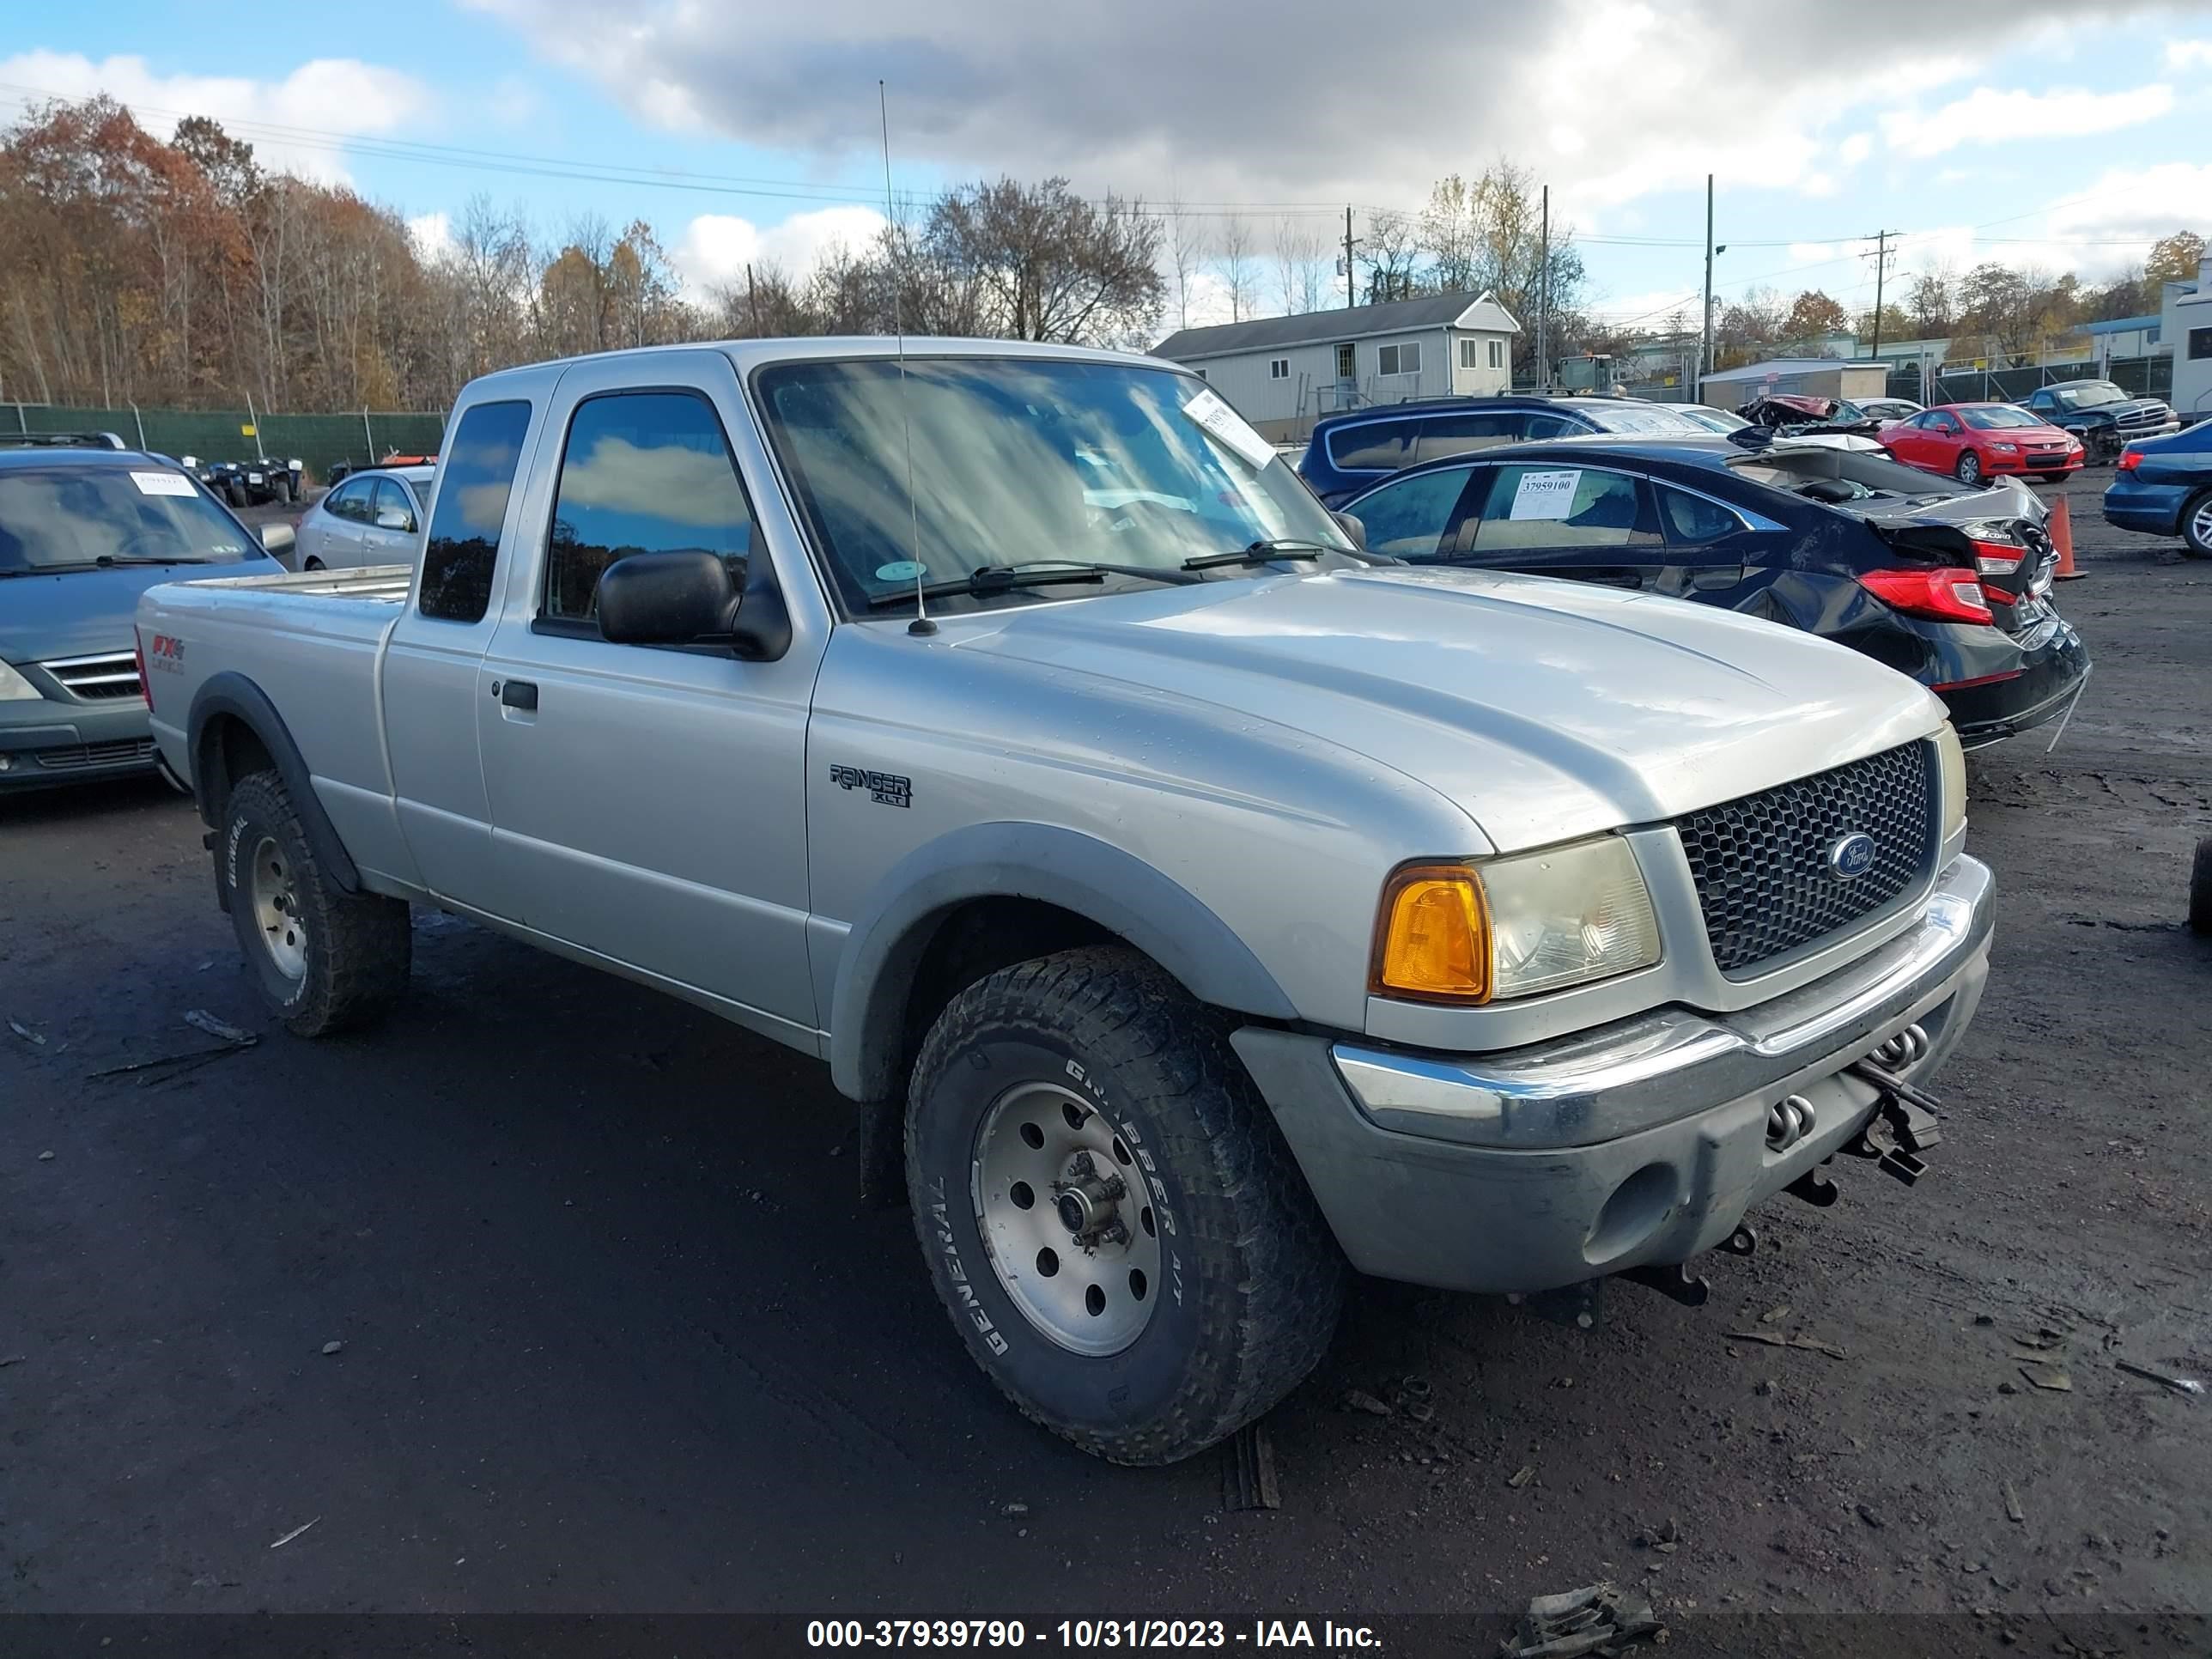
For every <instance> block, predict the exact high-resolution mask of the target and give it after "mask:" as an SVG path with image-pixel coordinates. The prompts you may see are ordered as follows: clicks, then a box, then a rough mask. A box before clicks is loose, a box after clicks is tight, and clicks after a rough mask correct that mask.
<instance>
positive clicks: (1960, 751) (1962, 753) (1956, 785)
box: [1936, 720, 1966, 842]
mask: <svg viewBox="0 0 2212 1659" xmlns="http://www.w3.org/2000/svg"><path fill="white" fill-rule="evenodd" d="M1936 759H1937V762H1938V764H1939V769H1940V773H1941V775H1942V784H1943V839H1944V840H1945V841H1946V842H1948V841H1949V840H1950V839H1951V838H1952V837H1953V836H1956V835H1957V834H1958V833H1959V832H1960V830H1961V829H1965V828H1966V749H1965V748H1964V747H1963V746H1962V745H1961V744H1960V742H1959V734H1958V733H1957V732H1954V731H1953V730H1952V729H1951V722H1950V721H1948V720H1945V721H1944V722H1943V724H1942V726H1941V727H1940V728H1939V729H1938V730H1937V731H1936Z"/></svg>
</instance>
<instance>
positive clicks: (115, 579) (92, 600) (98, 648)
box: [0, 557, 275, 663]
mask: <svg viewBox="0 0 2212 1659" xmlns="http://www.w3.org/2000/svg"><path fill="white" fill-rule="evenodd" d="M263 565H264V561H262V560H260V559H257V558H252V557H248V558H246V559H242V560H240V561H237V562H234V563H229V564H220V565H202V564H126V565H108V566H104V567H102V568H99V569H94V570H63V571H57V572H56V573H55V574H52V575H50V576H46V575H41V576H9V577H0V661H5V662H11V663H13V662H44V661H46V660H47V659H50V658H53V657H88V656H92V655H94V654H95V653H99V652H102V651H128V650H130V649H131V641H132V637H133V636H132V635H131V617H134V616H135V615H137V611H138V596H139V595H140V594H141V593H143V592H145V591H146V590H147V589H148V588H149V587H153V586H157V585H159V584H160V583H162V582H173V581H179V580H191V578H192V577H194V576H203V575H205V576H245V575H252V574H257V572H258V570H259V569H261V568H262V567H263ZM269 568H275V566H274V564H273V562H270V565H269Z"/></svg>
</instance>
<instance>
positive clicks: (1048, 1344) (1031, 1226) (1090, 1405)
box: [906, 947, 1345, 1464]
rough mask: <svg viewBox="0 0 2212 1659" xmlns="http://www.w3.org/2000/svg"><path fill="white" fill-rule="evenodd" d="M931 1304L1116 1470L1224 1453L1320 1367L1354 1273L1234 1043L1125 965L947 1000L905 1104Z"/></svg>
mask: <svg viewBox="0 0 2212 1659" xmlns="http://www.w3.org/2000/svg"><path fill="white" fill-rule="evenodd" d="M906 1147H907V1183H908V1193H909V1195H910V1196H911V1198H912V1200H913V1204H914V1215H915V1231H916V1233H917V1234H918V1235H919V1237H920V1238H921V1249H922V1254H923V1255H924V1257H925V1258H926V1259H927V1262H928V1265H929V1271H930V1276H931V1278H932V1279H933V1280H934V1282H935V1284H936V1286H937V1292H938V1295H939V1297H941V1298H942V1299H943V1301H944V1303H945V1308H946V1310H948V1311H949V1312H950V1313H951V1316H952V1322H953V1324H954V1326H955V1328H957V1330H958V1331H959V1333H960V1335H961V1339H962V1340H963V1341H964V1342H965V1343H966V1344H967V1345H968V1351H969V1354H970V1355H971V1356H972V1357H973V1358H975V1362H976V1364H979V1365H981V1367H982V1368H983V1370H984V1371H985V1372H986V1373H987V1374H988V1375H989V1376H990V1378H991V1380H992V1381H993V1382H994V1383H996V1384H997V1385H998V1387H999V1389H1000V1391H1001V1392H1003V1393H1004V1394H1005V1395H1006V1397H1007V1398H1008V1399H1010V1400H1011V1401H1013V1403H1014V1404H1015V1405H1016V1406H1017V1407H1019V1408H1020V1409H1021V1410H1022V1411H1023V1412H1024V1413H1026V1414H1027V1415H1028V1416H1030V1417H1031V1418H1033V1419H1036V1421H1037V1422H1039V1423H1041V1424H1042V1425H1044V1426H1045V1427H1047V1428H1048V1429H1051V1430H1052V1431H1054V1433H1056V1434H1060V1435H1062V1436H1064V1437H1066V1438H1067V1439H1069V1440H1071V1441H1073V1442H1074V1443H1076V1444H1077V1445H1079V1446H1080V1447H1082V1448H1083V1449H1085V1450H1086V1451H1090V1452H1092V1453H1095V1454H1097V1455H1099V1456H1102V1457H1105V1458H1108V1459H1110V1460H1111V1461H1113V1462H1118V1463H1134V1464H1159V1463H1170V1462H1175V1461H1176V1460H1177V1459H1179V1458H1183V1457H1188V1456H1189V1455H1192V1454H1193V1453H1194V1452H1198V1451H1201V1450H1203V1449H1205V1448H1206V1447H1207V1446H1210V1445H1212V1444H1213V1443H1215V1442H1217V1441H1218V1440H1220V1439H1222V1438H1224V1437H1226V1436H1228V1435H1231V1434H1233V1433H1235V1432H1236V1431H1237V1430H1238V1429H1240V1428H1242V1427H1243V1425H1245V1424H1247V1423H1249V1422H1250V1421H1252V1420H1253V1419H1255V1418H1257V1417H1258V1416H1260V1415H1261V1413H1264V1412H1266V1411H1267V1409H1268V1408H1269V1407H1272V1406H1273V1405H1274V1404H1275V1403H1276V1402H1277V1401H1279V1400H1280V1399H1281V1398H1282V1397H1283V1396H1284V1395H1285V1394H1287V1393H1289V1392H1290V1390H1291V1389H1292V1388H1293V1387H1295V1386H1296V1385H1297V1383H1298V1382H1299V1380H1300V1379H1301V1378H1303V1377H1304V1376H1305V1375H1306V1373H1307V1372H1308V1371H1310V1370H1312V1369H1313V1367H1314V1366H1315V1365H1316V1364H1317V1363H1318V1362H1319V1361H1320V1359H1321V1358H1322V1354H1323V1353H1324V1352H1327V1350H1328V1343H1329V1339H1330V1337H1331V1336H1332V1334H1334V1330H1335V1328H1336V1318H1337V1312H1338V1310H1339V1307H1340V1304H1341V1302H1342V1297H1343V1286H1344V1277H1345V1266H1344V1261H1343V1257H1342V1256H1341V1255H1340V1253H1339V1252H1338V1250H1337V1248H1336V1243H1335V1241H1334V1238H1333V1237H1331V1236H1330V1234H1329V1232H1328V1225H1327V1223H1326V1222H1324V1221H1323V1220H1322V1216H1321V1213H1320V1211H1319V1210H1318V1208H1317V1207H1316V1206H1315V1203H1314V1200H1313V1196H1312V1194H1311V1193H1310V1192H1309V1191H1308V1190H1307V1188H1306V1185H1305V1181H1304V1176H1301V1175H1300V1174H1299V1172H1298V1169H1297V1164H1296V1162H1295V1161H1294V1160H1293V1159H1292V1158H1291V1153H1290V1151H1289V1149H1288V1148H1287V1147H1286V1146H1285V1145H1284V1144H1283V1141H1282V1139H1281V1137H1280V1135H1279V1133H1277V1132H1276V1129H1275V1126H1274V1121H1273V1117H1272V1116H1271V1115H1270V1114H1269V1112H1268V1109H1267V1104H1266V1103H1265V1102H1263V1101H1262V1100H1261V1098H1260V1097H1259V1092H1258V1091H1257V1090H1256V1089H1255V1088H1254V1087H1253V1085H1252V1082H1251V1079H1250V1078H1249V1076H1248V1075H1247V1074H1246V1073H1245V1071H1244V1068H1243V1063H1242V1062H1241V1061H1240V1060H1238V1059H1237V1054H1236V1051H1235V1050H1234V1049H1233V1048H1231V1047H1230V1044H1229V1038H1228V1032H1227V1029H1226V1027H1225V1024H1224V1023H1223V1022H1222V1020H1221V1019H1220V1018H1218V1016H1217V1015H1215V1014H1214V1013H1213V1012H1212V1011H1211V1010H1209V1009H1207V1008H1205V1007H1203V1006H1200V1004H1198V1003H1196V1002H1194V1001H1193V1000H1192V999H1191V998H1190V997H1189V996H1188V994H1186V993H1185V992H1184V991H1183V989H1182V987H1181V986H1179V985H1177V984H1176V981H1174V980H1173V979H1172V978H1170V976H1169V975H1167V974H1166V973H1164V971H1162V970H1161V969H1159V968H1158V967H1157V966H1155V965H1154V964H1153V963H1151V962H1150V961H1148V960H1146V958H1145V957H1141V956H1139V955H1138V954H1137V953H1135V952H1134V951H1128V950H1126V949H1120V948H1112V947H1100V948H1094V949H1086V950H1080V951H1066V952H1063V953H1061V954H1060V955H1056V956H1051V957H1042V958H1039V959H1037V960H1036V961H1032V962H1025V963H1019V964H1018V965H1016V966H1014V967H1012V968H1008V969H1003V970H1002V971H1000V972H999V973H996V974H994V975H991V976H990V977H989V978H988V979H986V980H983V981H981V982H980V983H977V984H975V985H972V986H970V987H969V988H968V989H967V990H965V991H963V993H961V994H960V995H959V996H957V997H956V998H955V999H954V1000H953V1001H952V1003H951V1006H948V1007H947V1008H946V1009H945V1012H944V1013H943V1014H942V1015H941V1016H939V1018H938V1020H937V1023H936V1024H934V1025H933V1026H932V1027H931V1029H930V1031H929V1034H928V1036H927V1039H926V1040H925V1041H924V1042H923V1044H922V1050H921V1057H920V1058H919V1059H918V1060H916V1062H915V1070H914V1077H913V1080H912V1083H911V1085H910V1086H909V1088H908V1098H907V1127H906Z"/></svg>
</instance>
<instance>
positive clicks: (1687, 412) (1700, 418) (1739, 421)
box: [1680, 404, 1751, 432]
mask: <svg viewBox="0 0 2212 1659" xmlns="http://www.w3.org/2000/svg"><path fill="white" fill-rule="evenodd" d="M1680 415H1681V416H1682V418H1683V419H1684V420H1686V421H1694V422H1697V424H1698V425H1699V426H1701V427H1704V428H1705V429H1706V430H1707V431H1709V432H1741V431H1742V430H1743V429H1744V428H1746V427H1747V426H1749V425H1750V424H1751V422H1748V421H1747V420H1745V419H1744V418H1743V416H1741V415H1731V414H1729V412H1728V410H1724V409H1709V408H1707V407H1706V406H1705V404H1690V405H1688V406H1687V407H1686V408H1684V409H1682V410H1680Z"/></svg>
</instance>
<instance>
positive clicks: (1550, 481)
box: [1505, 467, 1583, 519]
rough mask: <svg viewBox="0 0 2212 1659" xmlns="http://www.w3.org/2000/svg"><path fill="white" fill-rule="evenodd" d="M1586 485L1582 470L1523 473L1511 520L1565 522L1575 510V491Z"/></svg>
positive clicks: (1514, 496) (1509, 514) (1514, 497)
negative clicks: (1578, 487)
mask: <svg viewBox="0 0 2212 1659" xmlns="http://www.w3.org/2000/svg"><path fill="white" fill-rule="evenodd" d="M1582 481H1583V475H1582V469H1581V468H1580V467H1576V468H1572V469H1571V470H1569V471H1564V472H1523V473H1522V475H1521V483H1520V487H1519V488H1518V489H1516V490H1515V491H1514V492H1513V510H1512V511H1511V512H1510V513H1507V514H1506V515H1505V516H1506V517H1507V518H1509V519H1564V518H1565V517H1566V516H1567V514H1568V513H1571V512H1572V511H1573V510H1574V505H1575V489H1576V486H1577V485H1578V484H1580V483H1582Z"/></svg>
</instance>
